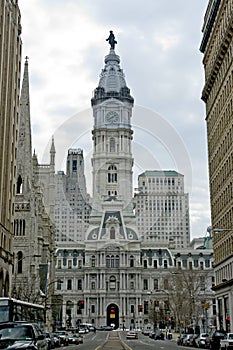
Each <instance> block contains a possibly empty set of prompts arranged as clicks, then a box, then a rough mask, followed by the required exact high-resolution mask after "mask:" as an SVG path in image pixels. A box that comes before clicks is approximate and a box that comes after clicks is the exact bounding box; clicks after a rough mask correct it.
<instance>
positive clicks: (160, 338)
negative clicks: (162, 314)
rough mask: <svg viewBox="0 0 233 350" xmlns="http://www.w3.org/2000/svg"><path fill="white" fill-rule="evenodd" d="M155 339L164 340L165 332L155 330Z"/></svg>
mask: <svg viewBox="0 0 233 350" xmlns="http://www.w3.org/2000/svg"><path fill="white" fill-rule="evenodd" d="M154 339H155V340H164V334H163V332H161V331H157V332H155V336H154Z"/></svg>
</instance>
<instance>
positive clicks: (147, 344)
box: [63, 331, 193, 350]
mask: <svg viewBox="0 0 233 350" xmlns="http://www.w3.org/2000/svg"><path fill="white" fill-rule="evenodd" d="M108 333H109V332H105V331H97V332H96V333H92V332H90V333H88V334H85V335H84V342H83V344H79V345H69V346H68V347H63V349H64V350H79V349H80V350H100V349H101V345H103V344H104V343H105V342H106V340H107V337H108ZM125 335H126V332H119V337H120V339H121V340H122V341H123V344H126V347H125V349H126V350H130V349H132V350H152V349H156V350H164V349H165V350H179V349H182V350H187V349H189V350H192V349H193V348H190V347H189V348H188V347H184V346H182V347H180V346H178V345H177V344H176V341H175V340H166V339H165V340H154V339H150V338H149V337H148V336H145V335H143V334H141V333H140V332H139V333H138V335H139V337H138V339H132V340H131V339H130V340H127V339H126V336H125ZM109 345H110V346H109V349H112V350H120V349H124V347H123V346H122V347H118V345H115V344H114V345H113V344H109ZM103 349H104V350H105V349H106V350H108V347H106V348H105V347H104V348H103Z"/></svg>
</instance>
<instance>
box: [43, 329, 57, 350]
mask: <svg viewBox="0 0 233 350" xmlns="http://www.w3.org/2000/svg"><path fill="white" fill-rule="evenodd" d="M45 338H46V340H47V343H48V350H50V349H54V348H55V341H54V336H53V334H52V333H49V332H46V333H45Z"/></svg>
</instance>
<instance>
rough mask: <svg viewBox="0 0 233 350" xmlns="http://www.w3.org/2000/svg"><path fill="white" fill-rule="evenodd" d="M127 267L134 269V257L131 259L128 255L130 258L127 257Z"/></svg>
mask: <svg viewBox="0 0 233 350" xmlns="http://www.w3.org/2000/svg"><path fill="white" fill-rule="evenodd" d="M129 267H134V257H133V255H130V257H129Z"/></svg>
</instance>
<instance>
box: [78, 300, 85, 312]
mask: <svg viewBox="0 0 233 350" xmlns="http://www.w3.org/2000/svg"><path fill="white" fill-rule="evenodd" d="M78 307H79V309H80V310H82V309H84V300H79V301H78Z"/></svg>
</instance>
